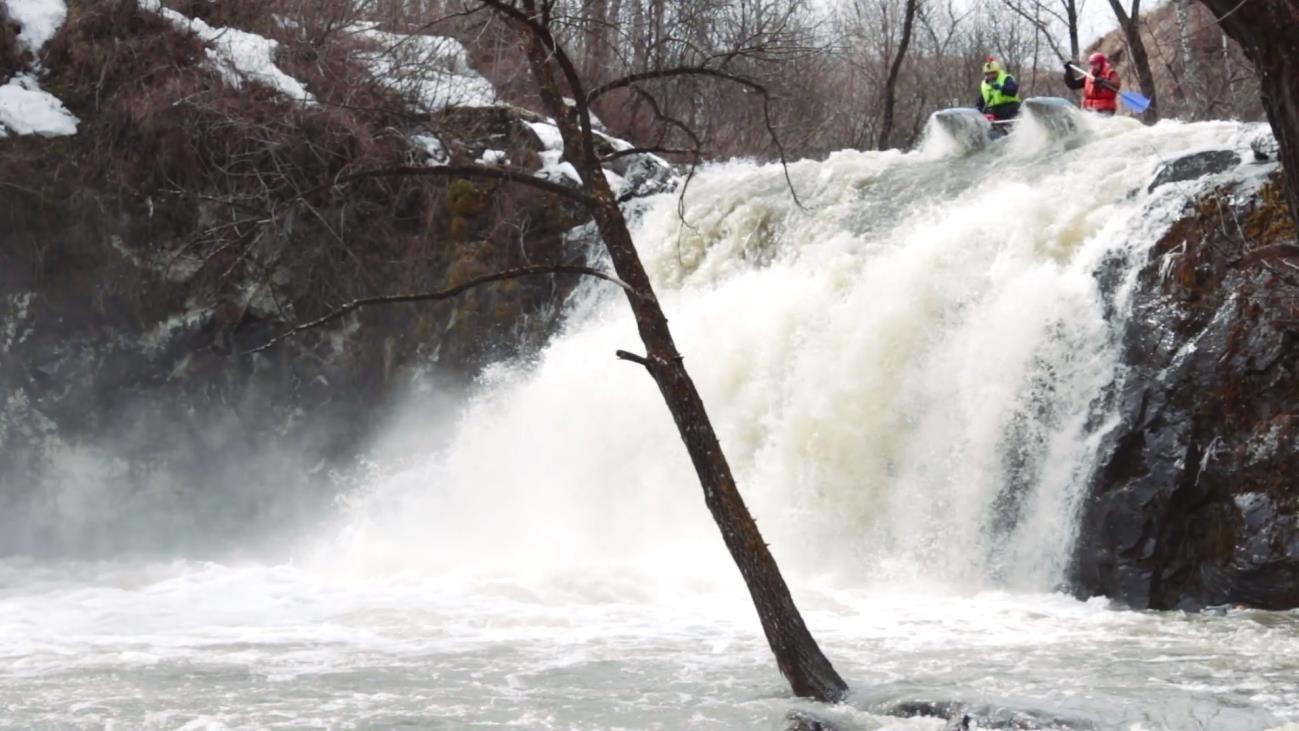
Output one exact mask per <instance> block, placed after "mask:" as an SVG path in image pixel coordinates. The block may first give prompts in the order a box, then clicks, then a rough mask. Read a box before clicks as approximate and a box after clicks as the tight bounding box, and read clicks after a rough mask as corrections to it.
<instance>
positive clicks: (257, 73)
mask: <svg viewBox="0 0 1299 731" xmlns="http://www.w3.org/2000/svg"><path fill="white" fill-rule="evenodd" d="M139 3H140V7H141V8H144V9H145V10H152V11H153V12H155V13H158V14H159V15H161V16H162V17H163V18H166V19H167V20H168V21H170V22H171V24H172V25H174V26H176V27H177V28H179V29H181V30H184V31H189V32H191V33H193V34H194V35H196V36H198V37H199V38H200V39H202V41H203V42H204V43H205V44H207V45H208V48H207V49H206V50H207V58H208V63H210V64H211V65H212V67H213V68H214V69H216V71H217V72H218V73H219V74H221V78H222V79H224V80H225V82H226V83H227V84H229V85H231V86H233V87H235V88H236V89H238V88H240V87H241V86H243V84H244V83H245V82H253V83H257V84H262V85H264V86H269V87H270V88H272V89H275V90H276V91H278V92H280V93H281V94H283V95H285V96H287V97H289V98H290V99H295V100H297V101H300V102H303V103H306V104H312V103H314V102H315V99H314V98H313V97H312V96H311V93H310V92H308V91H307V89H306V87H304V86H303V85H302V83H301V82H299V81H298V80H297V79H295V78H293V77H292V76H289V75H288V74H286V73H284V72H283V71H281V70H280V69H279V67H278V66H276V65H275V56H276V53H277V52H278V51H279V46H280V44H279V43H277V42H276V41H274V40H271V39H270V38H266V37H265V36H259V35H257V34H256V33H248V32H247V31H242V30H238V29H236V28H213V27H212V26H210V25H208V24H207V23H205V22H203V21H202V20H199V19H198V18H189V17H186V16H185V15H182V14H180V13H178V12H176V11H175V10H172V9H171V8H165V7H163V6H162V2H161V0H139Z"/></svg>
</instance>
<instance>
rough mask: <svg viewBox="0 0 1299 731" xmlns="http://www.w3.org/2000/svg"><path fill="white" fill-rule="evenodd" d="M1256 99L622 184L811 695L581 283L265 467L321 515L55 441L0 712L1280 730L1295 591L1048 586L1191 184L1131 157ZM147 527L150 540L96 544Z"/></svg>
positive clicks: (42, 716)
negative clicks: (46, 550) (662, 186)
mask: <svg viewBox="0 0 1299 731" xmlns="http://www.w3.org/2000/svg"><path fill="white" fill-rule="evenodd" d="M1258 131H1259V130H1258V128H1257V127H1252V126H1248V125H1238V124H1234V123H1201V124H1193V125H1184V124H1178V123H1169V122H1165V123H1161V124H1159V125H1157V126H1154V127H1142V126H1140V125H1138V124H1136V123H1134V122H1131V121H1130V120H1124V119H1113V120H1087V121H1084V123H1083V124H1082V126H1081V128H1080V130H1079V131H1078V132H1077V133H1076V134H1074V135H1073V136H1071V137H1069V138H1066V139H1059V138H1053V137H1051V136H1050V135H1048V134H1047V133H1046V131H1045V130H1044V129H1039V128H1036V127H1035V126H1034V124H1033V123H1032V120H1028V121H1027V122H1025V123H1024V124H1022V125H1021V129H1020V130H1019V131H1017V132H1016V133H1015V134H1014V135H1012V137H1011V138H1010V139H1009V140H1008V141H1007V142H1006V143H1002V144H999V146H996V147H994V148H993V149H990V150H985V151H982V152H978V153H976V154H973V155H964V156H963V155H960V154H959V153H958V151H956V150H954V149H953V144H952V140H950V139H943V138H942V137H941V135H939V133H938V132H935V136H934V137H932V138H931V139H930V140H929V141H928V142H927V143H926V144H925V145H924V146H923V147H922V149H920V150H918V151H916V152H912V153H906V154H903V153H899V152H888V153H860V152H843V153H838V154H836V155H833V156H831V157H830V158H829V159H828V160H825V161H820V162H813V161H804V162H799V163H796V164H794V165H792V166H791V168H790V170H789V177H788V180H789V181H792V184H793V185H794V187H795V189H797V190H798V192H799V195H800V200H801V202H802V205H799V204H796V203H795V202H794V200H793V198H792V197H791V196H790V194H789V191H788V190H787V184H788V183H787V179H786V175H785V173H784V171H783V170H782V169H781V168H780V167H779V166H771V165H766V166H759V165H754V164H750V163H742V162H734V163H728V164H724V165H717V166H713V167H711V168H709V169H707V170H706V171H704V173H703V174H702V175H701V176H699V177H698V178H696V179H695V180H694V181H692V183H691V186H690V192H689V193H688V195H687V197H686V205H685V211H686V215H685V220H684V222H683V221H682V220H681V219H680V218H679V217H678V215H677V213H678V209H677V204H676V201H675V200H674V199H672V198H670V197H662V198H656V199H653V200H650V201H647V202H644V203H642V204H640V205H639V208H638V210H637V211H636V214H637V215H636V219H635V220H636V234H637V239H638V241H639V242H640V245H641V248H642V254H643V256H644V258H645V260H646V263H647V266H648V267H649V269H650V270H651V274H652V276H653V278H654V280H655V283H656V286H657V287H658V289H659V294H660V297H661V299H662V301H663V304H664V306H665V308H666V310H667V312H668V314H669V317H671V319H672V325H673V327H674V331H675V334H676V336H677V339H678V345H679V347H680V348H681V350H682V352H683V353H684V354H685V356H686V363H687V366H688V367H689V368H690V369H691V372H692V375H693V376H694V377H695V379H696V381H697V382H698V384H699V387H700V389H701V391H702V393H703V396H704V399H705V401H706V403H707V404H708V406H709V409H710V412H711V415H712V416H713V419H714V421H715V423H716V426H717V428H718V431H719V433H720V436H721V439H722V443H723V446H724V448H725V449H726V450H727V454H728V457H729V458H730V460H731V464H732V465H733V467H734V469H735V472H736V475H737V477H738V479H739V482H740V485H741V489H742V490H743V492H744V494H745V497H746V499H747V500H748V501H749V504H750V506H751V508H752V509H753V512H754V513H755V515H756V517H757V519H758V522H759V525H760V527H761V528H762V529H763V531H764V535H765V536H766V538H767V540H768V541H769V542H770V543H771V545H772V548H773V551H774V552H775V554H776V557H777V559H778V560H779V561H780V563H781V566H782V567H783V568H784V569H785V571H786V574H787V577H788V578H789V580H790V583H791V585H792V587H793V589H794V593H795V597H796V599H797V600H798V602H799V603H800V605H801V607H802V608H803V609H804V612H805V615H806V618H807V620H808V624H809V626H810V627H811V629H812V631H813V633H814V634H815V635H816V637H817V638H818V640H819V641H820V642H821V644H822V646H823V648H824V650H825V651H826V654H827V655H828V656H829V657H830V658H831V660H832V662H833V663H834V664H835V666H836V667H837V668H838V669H839V671H840V672H841V674H842V675H843V676H844V677H845V679H846V680H847V681H848V682H849V684H850V685H851V686H852V687H853V693H852V695H851V696H850V697H849V699H848V701H847V702H846V703H845V704H842V705H841V706H838V707H835V708H824V707H818V706H815V705H814V704H808V703H805V702H802V701H799V700H796V699H793V698H791V697H790V695H789V692H788V687H787V686H786V685H785V684H784V683H783V681H782V679H781V678H780V676H779V675H778V673H777V672H776V670H775V667H774V663H773V662H772V660H771V657H770V654H769V652H768V650H767V648H766V645H765V642H764V641H763V639H762V636H761V632H760V629H759V627H758V625H757V621H756V617H755V615H754V611H753V608H752V606H751V605H750V604H749V603H748V601H747V597H746V593H745V591H744V588H743V586H742V584H741V583H740V581H739V579H738V576H737V574H736V571H735V569H734V567H733V566H731V565H730V564H729V559H728V558H727V556H726V555H725V551H724V549H723V547H722V544H721V541H720V539H719V537H718V535H717V531H716V528H715V527H714V526H713V525H711V523H710V521H709V518H708V515H707V512H706V510H705V509H704V507H703V505H702V500H701V496H700V495H699V488H698V485H697V482H696V481H695V480H694V477H693V475H692V474H691V470H690V465H689V462H688V460H687V459H686V457H685V454H684V450H683V448H682V446H681V444H680V441H679V440H678V439H677V437H676V435H675V433H674V429H673V425H672V422H671V420H670V418H669V417H668V415H667V413H666V410H665V409H664V407H663V405H662V403H661V401H660V399H659V397H658V394H657V393H656V391H655V389H654V387H653V384H652V383H651V382H650V381H649V379H648V378H646V377H645V375H644V374H643V373H642V372H640V371H639V369H637V368H636V367H635V366H632V365H629V364H627V363H625V362H619V361H617V360H616V359H615V358H614V357H613V352H614V351H615V350H616V349H619V348H621V349H627V350H636V349H637V345H638V343H637V339H636V335H635V330H634V328H633V326H632V324H631V322H630V320H629V318H628V316H627V314H626V307H625V303H623V302H621V301H619V299H618V297H617V292H616V291H610V288H609V287H608V285H607V284H606V283H602V282H593V283H592V284H591V285H590V287H588V288H586V289H584V290H582V292H581V294H580V295H579V296H578V297H576V298H575V299H574V300H573V301H572V302H570V303H569V304H568V307H569V310H570V317H569V325H568V326H567V328H566V329H565V331H564V332H563V333H561V334H560V335H559V336H558V337H556V338H555V340H554V341H553V342H552V343H551V344H550V345H549V346H548V347H547V348H546V349H545V350H544V351H543V352H542V353H540V354H538V355H537V356H536V357H535V358H533V359H530V360H528V361H527V362H516V363H503V364H500V365H498V366H495V367H493V368H491V369H489V371H488V372H486V373H485V374H483V377H482V379H481V382H480V383H479V385H478V387H477V389H476V391H475V392H474V393H473V394H470V395H468V396H466V397H465V398H464V400H463V401H457V405H456V406H455V408H437V409H430V408H421V404H425V405H426V404H427V402H424V401H421V397H420V396H419V394H414V395H412V398H411V399H410V401H409V407H408V408H396V409H394V413H393V415H392V420H391V424H390V426H389V428H388V429H386V430H385V432H384V433H382V434H378V435H376V437H375V439H374V444H373V457H372V459H371V461H370V462H369V463H368V464H367V465H365V466H363V467H361V468H358V470H357V471H356V473H355V474H349V475H341V476H323V475H308V476H305V477H303V478H302V479H304V480H306V481H307V482H308V483H310V484H309V487H312V489H314V490H315V491H316V492H317V493H321V494H328V495H330V496H335V497H334V501H333V504H332V505H331V506H330V508H329V509H328V510H326V511H324V512H323V513H321V512H320V511H311V512H306V511H304V512H302V513H294V512H293V511H291V510H287V509H282V510H281V513H282V514H283V515H284V519H283V522H282V524H281V525H279V526H277V528H276V529H275V530H274V531H273V532H274V534H275V535H273V536H270V537H268V540H267V541H266V542H265V543H266V545H265V547H263V546H261V545H260V544H259V545H258V546H248V547H245V549H244V550H242V551H240V552H239V555H238V556H237V557H232V555H231V554H230V552H229V551H215V550H207V551H205V550H201V549H199V548H196V546H202V545H203V541H201V540H197V539H195V538H196V536H198V537H201V535H202V533H203V532H204V530H205V528H204V526H205V525H207V524H208V521H211V523H212V524H213V525H221V524H228V521H229V519H230V516H231V515H239V514H244V513H248V512H249V511H255V510H261V509H264V508H265V506H266V505H274V504H275V501H276V499H277V498H276V496H277V495H279V494H281V492H283V491H285V488H286V485H285V484H284V483H283V478H282V477H276V478H274V479H270V478H268V480H267V484H265V485H239V486H237V487H238V489H237V490H236V489H234V487H235V486H232V489H231V492H230V495H229V496H228V498H226V499H219V498H214V497H213V496H210V495H209V496H206V498H205V499H204V500H202V501H201V507H200V505H193V506H190V507H189V508H187V507H186V506H187V503H186V501H185V499H184V498H183V497H181V496H183V495H184V492H183V491H181V490H172V489H171V487H169V486H168V485H167V484H164V483H166V480H162V479H154V480H152V481H150V483H149V484H148V485H147V487H145V486H141V487H140V488H139V489H138V490H136V491H134V492H133V494H131V495H130V496H129V497H130V502H129V510H127V509H124V508H123V506H124V505H128V503H123V501H122V495H121V493H120V488H115V490H118V491H114V492H109V491H107V490H101V489H100V486H101V483H104V484H106V480H101V479H100V478H99V477H98V476H99V475H105V474H108V472H109V471H111V470H112V469H113V462H112V460H111V459H109V458H103V459H102V464H100V463H97V462H96V461H95V460H93V459H92V460H89V461H87V460H85V459H84V455H83V458H81V459H80V460H79V461H78V463H77V466H76V469H75V470H68V471H67V476H66V479H64V480H63V481H61V482H57V484H53V483H52V484H51V485H48V486H42V488H41V489H42V490H43V491H45V492H44V493H43V494H44V495H45V498H46V499H44V501H43V502H42V503H41V504H40V505H41V510H42V511H44V512H43V513H42V516H41V519H42V521H44V523H43V524H44V525H48V526H51V527H52V528H51V530H54V529H57V531H58V534H59V535H61V536H76V535H78V534H79V533H81V532H84V533H86V534H87V535H90V534H92V533H93V535H94V536H95V537H96V538H95V544H94V546H93V550H89V549H87V550H83V551H80V552H77V551H70V552H65V553H71V554H76V555H78V556H79V557H78V558H75V559H74V558H53V557H46V558H41V559H37V558H27V557H22V556H9V557H4V558H0V727H2V728H5V729H30V730H32V731H35V730H37V729H42V730H53V729H113V730H115V731H125V730H131V729H168V730H174V729H185V730H186V731H196V730H200V729H202V730H213V731H216V730H225V729H389V728H411V729H468V728H518V729H783V728H784V727H785V725H786V721H785V719H786V717H787V715H788V714H789V713H790V712H791V711H804V712H808V713H812V714H818V715H820V716H823V717H825V718H827V719H830V720H833V721H835V722H836V723H837V724H838V725H840V726H841V727H842V728H844V729H939V728H943V727H944V725H945V720H944V719H942V718H938V717H934V716H929V717H919V718H897V717H894V716H891V715H888V714H887V713H885V711H886V710H888V709H889V708H891V707H893V706H895V705H896V704H899V703H911V702H926V703H938V704H951V703H957V704H964V705H966V706H968V707H969V708H970V709H971V713H972V715H974V716H975V718H976V719H982V720H983V722H984V723H992V722H994V721H1016V722H1019V723H1021V724H1024V723H1029V722H1030V721H1031V722H1032V723H1033V724H1036V725H1035V726H1033V727H1037V728H1067V729H1116V730H1126V731H1137V730H1141V731H1156V730H1168V731H1188V730H1193V729H1213V730H1218V729H1223V730H1227V731H1235V730H1240V731H1251V730H1262V729H1270V728H1280V727H1284V725H1285V724H1293V723H1299V681H1297V680H1296V678H1299V614H1296V613H1268V612H1259V611H1250V610H1236V609H1228V608H1224V609H1222V610H1220V611H1212V612H1205V613H1200V614H1183V613H1180V612H1166V613H1154V612H1135V611H1128V610H1125V609H1123V608H1121V607H1115V606H1111V605H1110V604H1109V603H1108V602H1107V601H1106V600H1104V599H1099V598H1098V599H1092V600H1090V601H1080V600H1078V599H1075V598H1072V597H1070V596H1068V595H1067V594H1065V593H1063V589H1064V588H1065V581H1066V577H1067V568H1068V563H1069V557H1070V555H1071V551H1072V550H1073V546H1074V543H1075V539H1076V525H1077V517H1078V510H1079V505H1080V504H1081V501H1082V500H1083V499H1084V498H1085V495H1084V494H1083V487H1084V486H1085V484H1086V480H1087V477H1088V476H1089V475H1090V474H1091V470H1092V466H1093V461H1094V452H1095V447H1096V444H1097V442H1098V440H1099V438H1100V435H1101V434H1103V432H1104V430H1105V428H1106V427H1107V426H1108V424H1109V423H1110V422H1111V419H1112V404H1111V403H1109V401H1108V399H1107V397H1106V394H1107V392H1108V389H1109V387H1110V386H1111V384H1113V383H1114V382H1115V380H1116V379H1118V378H1121V377H1122V370H1121V367H1120V365H1119V361H1118V343H1119V340H1120V338H1121V335H1122V332H1123V327H1124V324H1125V312H1126V311H1127V310H1126V303H1127V297H1128V295H1129V287H1130V285H1131V282H1132V281H1133V274H1134V272H1135V271H1136V268H1137V267H1138V266H1139V265H1140V264H1141V263H1143V262H1144V256H1145V252H1146V250H1147V248H1148V247H1149V246H1150V245H1151V244H1152V243H1153V242H1154V241H1155V240H1156V238H1157V237H1158V235H1159V234H1160V233H1161V232H1162V231H1164V230H1165V229H1166V227H1167V226H1168V224H1169V222H1170V221H1171V220H1173V218H1174V216H1175V215H1176V214H1177V212H1178V211H1179V210H1180V209H1181V208H1182V206H1183V205H1184V204H1185V202H1186V200H1187V198H1188V196H1190V195H1192V194H1194V193H1196V192H1197V191H1198V190H1200V189H1201V187H1199V186H1202V185H1206V184H1208V183H1196V184H1174V185H1170V186H1164V187H1161V188H1158V189H1156V190H1155V191H1153V192H1151V191H1149V190H1147V185H1148V184H1149V182H1150V180H1151V178H1152V177H1153V175H1154V172H1155V171H1156V170H1157V169H1158V167H1159V165H1160V164H1161V163H1163V162H1165V161H1167V160H1169V159H1172V158H1175V157H1177V156H1179V155H1181V154H1184V153H1187V152H1194V151H1197V150H1203V149H1218V148H1223V147H1226V148H1231V149H1240V150H1244V149H1246V148H1247V144H1248V140H1249V138H1250V137H1251V136H1252V135H1254V134H1256V133H1257V132H1258ZM1232 175H1234V176H1236V177H1245V178H1248V177H1250V176H1251V175H1254V173H1253V172H1251V171H1249V170H1245V169H1242V170H1239V171H1235V172H1233V173H1232ZM1219 182H1221V181H1219ZM444 405H445V404H444ZM275 448H276V446H275V445H267V449H268V450H274V449H275ZM74 472H75V474H73V473H74ZM116 474H121V471H120V470H118V471H117V473H116ZM177 479H183V476H182V477H181V478H177ZM299 488H300V486H298V487H295V489H294V491H293V492H294V494H299V493H300V492H301V490H300V489H299ZM250 495H253V496H257V500H256V501H255V503H254V504H245V501H248V500H250V498H249V497H248V496H250ZM240 511H243V513H241V512H240ZM110 514H111V515H112V522H109V521H108V519H107V518H106V517H105V516H108V515H110ZM133 516H134V517H133ZM217 517H221V518H222V520H219V521H218V520H215V518H217ZM177 525H180V526H185V527H186V528H185V532H186V533H188V534H192V535H186V536H183V537H184V538H186V539H187V540H183V541H182V540H180V538H181V537H182V536H178V538H177V542H176V548H175V550H174V551H167V550H159V549H158V548H157V545H158V544H159V542H160V541H158V540H155V541H147V542H140V541H135V540H133V539H134V538H138V537H140V536H142V535H147V534H149V533H150V532H151V531H158V530H162V529H163V526H172V528H169V530H172V529H174V527H175V526H177ZM6 529H14V526H9V527H7V528H6ZM188 539H195V540H188ZM161 542H162V543H164V544H165V543H166V542H167V541H161ZM142 544H148V545H149V546H150V550H149V551H148V552H147V553H141V552H140V551H138V550H132V549H131V547H132V546H133V545H142ZM88 556H89V557H92V558H87V557H88ZM92 559H93V560H92Z"/></svg>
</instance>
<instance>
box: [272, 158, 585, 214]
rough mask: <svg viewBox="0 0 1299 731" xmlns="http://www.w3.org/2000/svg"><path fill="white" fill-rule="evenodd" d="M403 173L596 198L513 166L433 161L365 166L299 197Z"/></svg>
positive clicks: (582, 201) (578, 198) (576, 199)
mask: <svg viewBox="0 0 1299 731" xmlns="http://www.w3.org/2000/svg"><path fill="white" fill-rule="evenodd" d="M400 177H432V178H486V179H489V180H504V181H507V182H510V183H517V184H519V185H524V186H528V187H531V188H537V189H539V190H544V191H546V192H547V193H551V194H553V195H557V196H559V197H561V198H567V199H569V200H571V201H573V202H574V203H580V204H582V205H584V206H591V205H594V204H595V199H594V198H592V197H591V196H588V195H586V194H585V193H583V192H582V191H580V190H575V189H573V188H570V187H568V186H566V185H561V184H560V183H556V182H553V181H550V180H546V179H545V178H538V177H536V176H534V175H532V174H531V173H526V172H523V171H522V170H516V169H512V168H496V167H488V166H486V165H434V166H422V167H413V166H411V167H392V168H379V169H377V170H363V171H361V172H356V173H350V174H348V175H343V176H340V177H338V178H335V179H334V180H331V181H330V182H328V183H324V184H322V185H319V186H316V187H315V188H312V189H311V190H308V191H306V192H304V193H302V194H301V195H299V196H297V199H306V198H310V197H311V196H313V195H315V194H317V193H320V192H322V191H325V190H327V189H329V188H333V187H337V186H340V185H344V184H346V183H350V182H352V181H355V180H363V179H365V178H400Z"/></svg>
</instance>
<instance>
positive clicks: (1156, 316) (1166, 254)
mask: <svg viewBox="0 0 1299 731" xmlns="http://www.w3.org/2000/svg"><path fill="white" fill-rule="evenodd" d="M1202 157H1203V159H1201V160H1198V161H1188V162H1183V163H1182V164H1181V165H1180V166H1178V165H1177V164H1176V163H1174V164H1173V165H1170V166H1169V168H1170V170H1166V171H1165V173H1166V174H1165V175H1163V177H1164V180H1162V181H1161V180H1159V179H1157V180H1156V183H1155V184H1162V182H1166V181H1167V180H1171V179H1178V177H1179V176H1182V177H1185V176H1186V175H1191V176H1198V175H1202V174H1205V173H1209V172H1214V171H1215V166H1219V167H1220V166H1221V165H1223V164H1226V165H1234V164H1236V162H1237V161H1238V160H1237V159H1236V156H1235V155H1234V154H1231V155H1230V158H1232V159H1228V158H1229V156H1228V155H1227V154H1222V155H1219V156H1217V157H1214V158H1213V159H1209V157H1208V156H1202ZM1255 158H1256V159H1260V158H1258V156H1257V154H1256V155H1255ZM1179 162H1180V161H1179ZM1173 167H1177V168H1178V170H1176V171H1171V168H1173ZM1179 171H1180V172H1179ZM1188 171H1189V172H1188ZM1242 185H1248V183H1237V184H1231V185H1225V186H1223V187H1219V188H1217V189H1215V190H1213V191H1211V192H1210V193H1209V194H1207V195H1204V196H1203V197H1201V198H1200V199H1199V200H1198V201H1197V202H1196V203H1194V204H1193V206H1192V207H1191V209H1190V210H1188V211H1187V212H1186V215H1185V217H1184V218H1182V219H1181V220H1180V221H1178V222H1176V223H1175V224H1174V225H1173V226H1172V227H1171V228H1170V229H1169V230H1168V231H1167V233H1166V234H1165V235H1164V236H1163V237H1162V238H1161V239H1160V240H1159V241H1158V242H1157V243H1156V244H1155V246H1154V247H1153V248H1152V249H1151V250H1150V253H1149V259H1148V261H1147V262H1146V263H1145V264H1144V266H1143V267H1142V268H1141V270H1140V272H1139V274H1138V278H1137V283H1136V289H1135V292H1134V293H1133V295H1132V298H1133V299H1132V311H1131V316H1130V321H1129V324H1128V327H1127V330H1126V334H1125V339H1124V342H1123V360H1124V364H1125V369H1124V372H1123V373H1122V375H1121V378H1120V380H1119V382H1118V383H1117V384H1116V392H1115V394H1114V397H1115V398H1116V399H1117V401H1118V405H1119V421H1118V425H1117V426H1116V427H1115V428H1113V429H1112V430H1111V431H1110V432H1109V433H1108V434H1107V435H1106V436H1105V438H1104V441H1103V443H1102V446H1101V452H1100V455H1099V456H1100V459H1099V462H1098V464H1099V467H1098V469H1097V470H1096V474H1095V475H1094V477H1093V481H1092V484H1091V486H1090V491H1089V497H1088V499H1087V502H1086V504H1085V505H1084V508H1083V517H1082V527H1081V532H1080V539H1079V544H1078V549H1077V553H1076V564H1075V570H1074V576H1073V579H1074V585H1075V588H1076V590H1077V591H1078V592H1079V593H1080V594H1083V595H1098V594H1099V595H1105V596H1110V597H1113V598H1115V599H1118V600H1120V601H1122V602H1124V603H1126V604H1127V605H1129V606H1132V607H1135V608H1155V609H1188V610H1195V609H1200V608H1203V607H1206V606H1213V605H1222V604H1232V605H1235V604H1241V605H1247V606H1251V607H1262V608H1271V609H1282V608H1291V607H1296V606H1299V245H1297V244H1296V237H1295V228H1294V225H1293V223H1292V222H1291V220H1290V218H1289V216H1288V213H1287V210H1286V205H1285V199H1284V197H1283V196H1282V194H1281V187H1280V186H1281V179H1280V176H1279V174H1278V173H1275V172H1274V173H1273V174H1272V176H1271V177H1270V178H1269V179H1267V181H1266V183H1264V184H1263V185H1262V186H1261V187H1259V189H1258V190H1257V193H1256V194H1255V193H1254V192H1253V191H1251V190H1242V189H1241V188H1240V186H1242Z"/></svg>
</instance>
